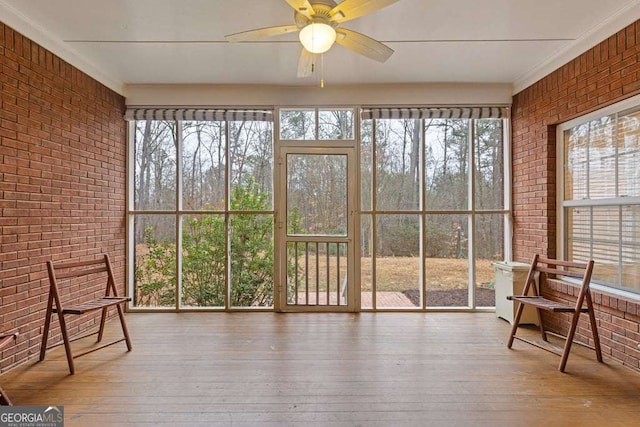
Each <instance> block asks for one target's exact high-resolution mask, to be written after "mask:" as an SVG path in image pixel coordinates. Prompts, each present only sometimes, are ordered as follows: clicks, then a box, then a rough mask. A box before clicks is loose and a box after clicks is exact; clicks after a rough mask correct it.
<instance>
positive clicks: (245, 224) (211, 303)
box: [136, 180, 274, 307]
mask: <svg viewBox="0 0 640 427" xmlns="http://www.w3.org/2000/svg"><path fill="white" fill-rule="evenodd" d="M268 196H269V195H268V194H267V193H265V192H260V190H259V188H258V185H257V184H256V183H255V182H254V181H253V180H250V181H249V182H248V183H247V184H246V185H236V186H235V187H234V188H233V191H232V193H231V209H233V210H251V211H261V210H269V198H268ZM229 228H230V233H229V236H230V237H229V242H228V243H229V254H230V271H229V274H230V282H231V301H230V302H231V305H233V306H242V307H246V306H265V305H271V304H273V252H274V251H273V238H272V236H273V220H272V219H271V217H270V216H267V215H255V214H246V215H245V214H237V215H234V216H233V217H231V219H230V221H229ZM226 235H227V233H226V225H225V219H224V216H223V215H218V214H203V215H192V216H190V217H188V218H187V219H186V220H184V222H183V227H182V258H181V262H182V304H183V305H185V306H198V307H216V306H218V307H219V306H224V304H225V289H226V286H225V284H226V281H225V277H226V274H225V271H226V265H225V259H226V258H225V252H226V247H227V242H226ZM144 237H145V246H146V247H147V248H148V252H147V254H146V256H144V257H141V258H142V259H139V260H138V261H137V262H136V284H137V287H136V291H137V292H136V304H137V305H140V306H145V305H147V306H149V305H151V306H154V305H159V306H172V305H174V304H175V299H174V298H175V288H176V284H177V275H176V270H175V266H176V249H175V244H173V243H171V242H168V241H158V240H157V239H156V238H155V236H154V232H153V228H151V227H148V228H147V229H146V230H145V236H144Z"/></svg>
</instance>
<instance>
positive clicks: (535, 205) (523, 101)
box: [512, 21, 640, 369]
mask: <svg viewBox="0 0 640 427" xmlns="http://www.w3.org/2000/svg"><path fill="white" fill-rule="evenodd" d="M639 55H640V21H639V22H636V23H635V24H633V25H630V26H628V27H627V28H625V29H623V30H621V31H619V32H618V33H617V34H614V35H613V36H611V37H609V38H608V39H607V40H604V41H603V42H602V43H600V44H599V45H597V46H595V47H594V48H592V49H590V50H588V51H587V52H585V53H583V54H582V55H580V56H579V57H577V58H575V59H574V60H572V61H571V62H569V63H567V64H566V65H564V66H562V67H561V68H559V69H558V70H556V71H554V72H553V73H551V74H549V75H548V76H546V77H544V78H543V79H542V80H540V81H538V82H536V83H535V84H533V85H532V86H530V87H528V88H526V89H525V90H523V91H522V92H520V93H518V94H516V95H515V96H514V98H513V120H512V132H513V133H512V144H513V179H514V182H513V203H514V205H513V214H514V236H513V251H514V258H515V260H518V261H529V260H530V259H531V258H532V256H533V254H534V253H537V252H539V253H542V254H545V255H547V256H551V257H553V256H555V255H556V174H558V173H561V171H557V170H556V125H557V124H559V123H562V122H566V121H568V120H571V119H573V118H576V117H579V116H581V115H584V114H586V113H589V112H591V111H594V110H597V109H599V108H602V107H605V106H607V105H610V104H613V103H615V102H618V101H621V100H623V99H625V98H628V97H630V96H633V95H637V94H638V93H640V62H639V61H638V58H639ZM548 292H550V295H553V296H554V297H556V298H560V297H561V296H564V297H568V295H566V293H567V292H568V293H573V289H571V288H570V287H569V288H567V287H566V286H565V288H564V289H559V288H554V289H552V290H550V291H548ZM594 298H595V299H596V300H597V301H598V313H597V316H598V319H599V326H600V330H601V334H602V335H603V344H604V351H605V353H606V354H607V355H608V356H609V357H612V358H614V359H616V360H618V361H620V362H623V363H625V364H626V365H629V366H631V367H633V368H635V369H640V365H639V360H640V352H638V347H637V345H638V343H639V342H640V339H639V338H640V337H639V336H638V323H639V322H640V318H639V317H638V316H637V314H638V313H637V303H638V301H633V300H625V299H623V298H618V297H610V296H608V295H606V294H602V293H595V294H594ZM547 319H548V322H545V323H548V324H549V325H550V326H552V327H553V328H554V329H556V330H563V329H564V328H565V327H566V320H564V318H556V319H552V318H551V317H548V318H547Z"/></svg>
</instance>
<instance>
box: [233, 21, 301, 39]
mask: <svg viewBox="0 0 640 427" xmlns="http://www.w3.org/2000/svg"><path fill="white" fill-rule="evenodd" d="M298 30H299V28H298V26H297V25H279V26H277V27H266V28H258V29H256V30H249V31H243V32H241V33H235V34H229V35H226V36H224V38H225V39H227V40H228V41H230V42H252V41H256V40H260V39H264V38H267V37H273V36H279V35H281V34H287V33H292V32H294V31H298Z"/></svg>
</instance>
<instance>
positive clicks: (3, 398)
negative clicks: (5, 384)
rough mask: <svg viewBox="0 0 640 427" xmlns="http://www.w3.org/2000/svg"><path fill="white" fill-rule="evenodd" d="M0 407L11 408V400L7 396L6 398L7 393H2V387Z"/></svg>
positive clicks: (0, 389)
mask: <svg viewBox="0 0 640 427" xmlns="http://www.w3.org/2000/svg"><path fill="white" fill-rule="evenodd" d="M0 405H4V406H13V403H11V399H9V396H7V393H5V392H4V390H3V389H2V387H0Z"/></svg>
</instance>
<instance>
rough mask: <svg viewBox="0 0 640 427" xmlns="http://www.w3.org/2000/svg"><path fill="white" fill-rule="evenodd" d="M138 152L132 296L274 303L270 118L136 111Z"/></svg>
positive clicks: (184, 302)
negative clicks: (173, 117) (143, 116)
mask: <svg viewBox="0 0 640 427" xmlns="http://www.w3.org/2000/svg"><path fill="white" fill-rule="evenodd" d="M178 123H179V124H180V126H181V128H180V132H177V130H176V129H177V126H178ZM135 152H136V168H135V209H136V211H143V212H141V213H139V214H135V215H134V239H135V245H134V247H135V287H134V288H135V289H134V294H135V304H136V305H137V306H151V307H157V306H159V307H174V306H175V304H176V295H177V292H176V290H177V288H178V286H180V295H181V300H180V304H181V306H186V307H221V306H225V302H226V300H227V298H229V305H231V306H239V307H250V306H270V305H272V304H273V250H274V248H273V214H272V213H271V211H272V209H273V197H272V195H273V135H272V124H271V123H270V122H257V121H225V120H221V121H182V122H174V121H153V120H149V121H138V122H136V139H135ZM178 153H180V156H178ZM178 158H181V159H182V163H181V168H180V169H179V170H178V168H176V164H177V159H178ZM178 182H179V183H180V184H181V185H180V188H179V190H180V191H178V185H177V183H178ZM178 198H180V200H179V202H180V203H178ZM177 206H179V209H177ZM167 211H168V212H167ZM243 211H247V213H246V214H245V213H243ZM171 212H173V213H171ZM260 212H264V214H261V213H260ZM178 225H180V226H179V227H178ZM177 239H178V240H179V241H180V253H178V249H177V248H178V247H177V245H176V241H177ZM178 268H180V272H181V275H180V284H179V283H178V274H177V271H178ZM227 289H229V291H227Z"/></svg>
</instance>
